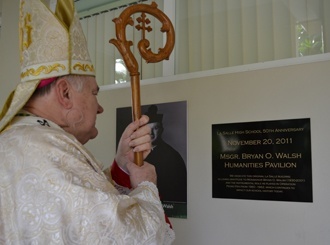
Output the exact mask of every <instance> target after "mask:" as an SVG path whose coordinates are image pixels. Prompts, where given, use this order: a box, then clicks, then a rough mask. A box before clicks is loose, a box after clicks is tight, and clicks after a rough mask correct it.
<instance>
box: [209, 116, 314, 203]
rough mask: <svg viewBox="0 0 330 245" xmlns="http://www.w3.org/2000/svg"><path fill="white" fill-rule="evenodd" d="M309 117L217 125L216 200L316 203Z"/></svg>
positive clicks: (214, 129)
mask: <svg viewBox="0 0 330 245" xmlns="http://www.w3.org/2000/svg"><path fill="white" fill-rule="evenodd" d="M311 158H312V156H311V130H310V119H309V118H305V119H289V120H278V121H260V122H244V123H229V124H214V125H212V172H213V173H212V178H213V186H212V187H213V189H212V195H213V198H232V199H252V200H276V201H294V202H312V201H313V193H312V163H311Z"/></svg>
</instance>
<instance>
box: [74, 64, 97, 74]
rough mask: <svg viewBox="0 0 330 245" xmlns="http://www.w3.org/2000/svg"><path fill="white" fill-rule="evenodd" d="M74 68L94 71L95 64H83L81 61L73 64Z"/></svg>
mask: <svg viewBox="0 0 330 245" xmlns="http://www.w3.org/2000/svg"><path fill="white" fill-rule="evenodd" d="M73 69H74V70H81V71H87V70H89V71H91V72H93V71H94V66H93V65H88V64H81V63H77V64H75V65H74V66H73Z"/></svg>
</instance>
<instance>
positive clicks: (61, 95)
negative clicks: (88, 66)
mask: <svg viewBox="0 0 330 245" xmlns="http://www.w3.org/2000/svg"><path fill="white" fill-rule="evenodd" d="M72 93H73V91H72V87H71V86H70V84H69V81H68V80H67V79H65V77H61V78H59V79H58V81H57V83H56V95H57V99H58V101H59V103H60V104H61V105H62V106H63V107H64V108H66V109H70V108H71V107H72V106H73V101H72V99H73V94H72Z"/></svg>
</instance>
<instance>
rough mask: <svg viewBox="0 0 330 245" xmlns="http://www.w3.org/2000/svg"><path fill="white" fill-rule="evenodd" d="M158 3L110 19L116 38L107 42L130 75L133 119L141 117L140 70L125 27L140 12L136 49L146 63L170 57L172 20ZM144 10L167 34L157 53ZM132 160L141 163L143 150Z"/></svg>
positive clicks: (172, 35)
mask: <svg viewBox="0 0 330 245" xmlns="http://www.w3.org/2000/svg"><path fill="white" fill-rule="evenodd" d="M157 7H158V6H157V4H156V3H155V2H152V3H151V4H150V5H147V4H136V5H132V6H130V7H128V8H126V9H125V10H124V11H123V12H122V13H121V14H120V16H119V17H118V18H115V19H113V22H115V26H116V38H117V39H111V40H110V41H109V42H110V43H112V44H114V45H115V46H116V47H117V49H118V51H119V52H120V54H121V56H122V57H123V60H124V62H125V65H126V68H127V70H128V71H129V73H130V77H131V89H132V117H133V120H134V121H135V120H137V119H140V118H141V99H140V73H139V66H138V63H137V61H136V59H135V57H134V55H133V53H132V51H131V49H130V47H131V46H132V45H133V42H132V41H129V40H126V26H127V25H131V26H133V25H134V20H133V19H132V17H131V15H133V14H135V13H141V16H140V17H139V18H137V22H138V23H139V24H138V25H136V26H135V28H136V29H137V30H140V31H141V32H142V37H141V40H140V41H139V42H138V45H137V46H138V49H139V52H140V54H141V56H142V58H143V59H145V60H146V62H147V63H157V62H160V61H162V60H164V59H167V60H168V59H169V56H170V54H171V52H172V50H173V48H174V43H175V34H174V28H173V25H172V22H171V21H170V19H169V18H168V17H167V16H166V15H165V14H164V13H163V12H162V11H161V10H159V9H158V8H157ZM146 13H147V14H150V15H152V16H154V17H155V18H157V19H158V20H159V21H160V22H161V23H162V27H161V29H160V31H161V32H164V33H166V43H165V46H164V47H163V48H159V50H158V53H153V52H152V51H151V49H150V48H149V45H150V42H149V41H148V40H147V39H146V38H145V31H148V32H150V31H151V30H152V28H151V27H150V26H147V25H148V24H149V23H150V20H149V19H148V18H146ZM134 161H135V163H136V164H137V165H139V166H141V165H143V154H142V152H139V153H135V155H134Z"/></svg>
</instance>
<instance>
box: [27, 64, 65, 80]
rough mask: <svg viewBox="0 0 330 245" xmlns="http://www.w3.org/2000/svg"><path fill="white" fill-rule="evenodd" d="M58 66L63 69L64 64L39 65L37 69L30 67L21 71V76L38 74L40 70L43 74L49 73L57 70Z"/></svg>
mask: <svg viewBox="0 0 330 245" xmlns="http://www.w3.org/2000/svg"><path fill="white" fill-rule="evenodd" d="M59 68H62V70H65V66H64V65H62V64H54V65H49V66H40V67H39V68H38V69H37V70H35V69H33V68H31V69H28V70H26V71H25V72H23V73H21V78H24V77H27V76H30V75H31V76H39V75H40V74H41V73H42V72H43V73H44V74H49V73H51V72H53V71H59Z"/></svg>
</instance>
